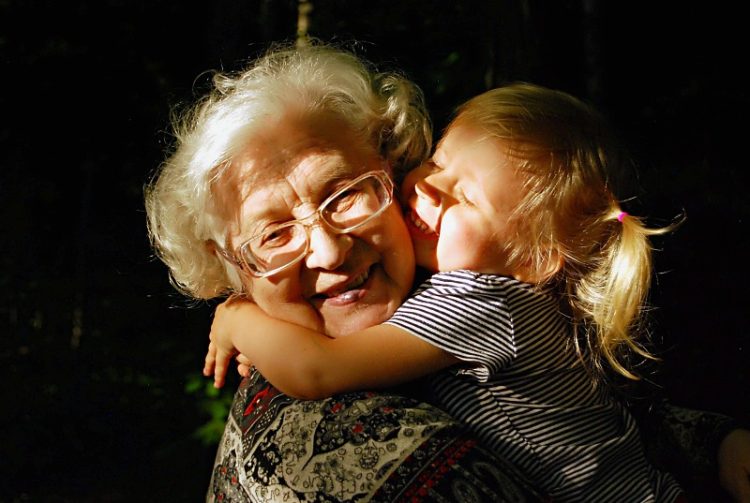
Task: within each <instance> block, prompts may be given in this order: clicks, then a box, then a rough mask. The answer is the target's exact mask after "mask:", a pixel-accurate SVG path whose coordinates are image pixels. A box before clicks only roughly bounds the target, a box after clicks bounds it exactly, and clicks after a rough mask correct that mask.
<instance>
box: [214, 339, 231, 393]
mask: <svg viewBox="0 0 750 503" xmlns="http://www.w3.org/2000/svg"><path fill="white" fill-rule="evenodd" d="M233 355H234V353H233V352H230V351H224V350H221V349H219V350H217V352H216V363H215V366H214V387H215V388H221V387H222V386H224V378H225V377H226V375H227V369H228V367H229V362H230V361H231V359H232V356H233Z"/></svg>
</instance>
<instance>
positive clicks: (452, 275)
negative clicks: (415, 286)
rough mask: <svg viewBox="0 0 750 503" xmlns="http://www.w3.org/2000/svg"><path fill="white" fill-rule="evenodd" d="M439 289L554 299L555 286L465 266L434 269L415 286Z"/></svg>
mask: <svg viewBox="0 0 750 503" xmlns="http://www.w3.org/2000/svg"><path fill="white" fill-rule="evenodd" d="M427 289H431V290H438V291H440V292H443V293H457V294H478V295H491V296H502V297H506V298H527V299H529V300H531V299H534V298H536V299H539V300H541V299H546V300H547V301H553V302H557V299H558V295H557V290H556V289H555V288H554V287H553V286H550V285H535V284H531V283H525V282H523V281H519V280H517V279H515V278H512V277H510V276H502V275H499V274H489V273H482V272H477V271H470V270H466V269H459V270H455V271H445V272H437V273H435V274H433V275H432V276H431V277H429V278H428V279H427V280H426V281H425V282H424V283H423V284H422V285H421V286H420V288H419V291H424V290H427Z"/></svg>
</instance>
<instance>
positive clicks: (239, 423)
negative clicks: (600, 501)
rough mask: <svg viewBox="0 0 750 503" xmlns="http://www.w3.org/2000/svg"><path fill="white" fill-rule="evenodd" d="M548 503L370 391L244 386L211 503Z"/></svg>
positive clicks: (456, 430)
mask: <svg viewBox="0 0 750 503" xmlns="http://www.w3.org/2000/svg"><path fill="white" fill-rule="evenodd" d="M543 500H544V499H543V498H542V497H541V496H540V495H539V494H538V493H537V492H536V491H534V490H533V489H531V487H530V486H529V485H528V484H526V483H525V482H524V481H523V479H522V478H521V477H520V475H519V474H518V472H517V471H516V470H515V469H514V468H512V467H511V466H509V465H507V464H506V463H504V462H502V461H501V460H499V459H497V458H495V457H493V456H492V455H491V454H490V453H489V452H488V451H486V450H484V449H482V448H480V447H479V446H478V445H477V443H476V441H475V440H474V439H473V438H472V437H470V436H469V435H467V434H466V431H465V430H464V429H463V428H462V427H461V426H460V425H459V424H458V423H457V422H456V421H455V420H453V419H452V418H450V417H449V416H448V415H446V414H445V413H444V412H442V411H440V410H438V409H436V408H435V407H433V406H431V405H428V404H426V403H422V402H418V401H416V400H412V399H409V398H405V397H400V396H395V395H389V394H376V393H369V392H357V393H347V394H344V395H338V396H336V397H333V398H329V399H325V400H315V401H303V400H295V399H292V398H290V397H287V396H286V395H284V394H282V393H281V392H279V391H278V390H276V389H275V388H273V387H272V386H271V385H270V384H269V383H268V382H267V381H266V380H265V379H264V378H263V377H262V376H261V375H260V374H259V373H258V372H254V373H253V374H252V375H251V376H250V377H248V378H247V379H245V380H243V382H242V384H241V385H240V388H239V390H238V391H237V395H236V396H235V400H234V403H233V407H232V411H231V413H230V417H229V419H228V421H227V425H226V429H225V432H224V436H223V438H222V440H221V443H220V446H219V451H218V453H217V457H216V462H215V465H214V472H213V475H212V478H211V483H210V486H209V491H208V495H207V501H209V502H245V501H257V502H261V501H262V502H268V501H283V502H345V501H346V502H348V501H362V502H364V501H374V502H421V501H424V502H428V501H446V502H454V501H465V502H484V501H493V502H506V501H507V502H510V501H513V502H523V501H543Z"/></svg>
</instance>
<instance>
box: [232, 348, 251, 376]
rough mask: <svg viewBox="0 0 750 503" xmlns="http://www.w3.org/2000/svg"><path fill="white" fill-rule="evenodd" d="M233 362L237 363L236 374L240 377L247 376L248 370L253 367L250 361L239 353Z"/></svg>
mask: <svg viewBox="0 0 750 503" xmlns="http://www.w3.org/2000/svg"><path fill="white" fill-rule="evenodd" d="M235 360H236V361H237V373H238V374H239V375H241V376H242V377H247V376H249V375H250V368H251V367H252V366H253V362H251V361H250V358H248V357H247V356H245V355H243V354H242V353H240V354H238V355H237V357H236V358H235Z"/></svg>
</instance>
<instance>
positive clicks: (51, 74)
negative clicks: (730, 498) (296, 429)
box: [0, 0, 750, 502]
mask: <svg viewBox="0 0 750 503" xmlns="http://www.w3.org/2000/svg"><path fill="white" fill-rule="evenodd" d="M304 6H306V7H311V8H312V10H311V11H310V12H309V14H308V18H309V25H308V28H307V29H308V33H309V34H310V35H312V36H314V37H317V38H320V39H322V40H324V41H333V42H336V43H346V44H349V47H354V48H355V50H356V51H357V52H358V53H359V54H360V55H362V56H364V57H366V58H367V59H369V60H371V61H373V62H374V63H376V64H377V65H378V66H379V67H381V68H383V69H401V70H403V71H404V72H405V73H406V74H407V75H408V76H410V77H411V78H412V79H413V80H415V81H416V82H417V83H418V84H419V85H420V86H421V87H422V88H423V90H424V92H425V95H426V98H427V102H428V105H429V107H430V109H431V110H432V112H433V114H434V115H433V120H434V124H435V130H436V135H437V134H439V132H440V129H441V128H442V127H443V126H444V125H445V124H446V121H447V119H448V118H449V116H450V113H451V111H452V109H453V107H455V106H456V105H457V104H459V103H460V102H462V101H464V100H465V99H467V98H469V97H471V96H473V95H475V94H477V93H479V92H481V91H483V90H485V89H487V88H488V87H492V86H495V85H498V84H500V83H502V82H505V81H512V80H526V81H532V82H536V83H539V84H543V85H547V86H550V87H555V88H559V89H563V90H565V91H568V92H571V93H573V94H575V95H577V96H579V97H581V98H584V99H585V100H587V101H589V102H591V103H593V104H594V105H595V106H596V107H598V108H599V109H600V110H601V111H602V112H604V114H605V115H606V116H607V117H608V118H609V119H610V121H611V123H612V124H613V126H614V127H615V128H616V130H617V131H618V132H619V133H620V135H621V137H622V138H623V139H624V141H625V144H626V145H628V146H629V148H630V151H631V153H632V155H633V157H634V158H635V159H636V161H637V171H636V172H634V174H632V176H631V177H630V182H629V184H628V185H627V187H628V188H627V190H628V193H626V194H623V197H628V198H632V199H630V200H629V201H628V202H627V203H626V205H625V207H626V209H627V211H629V212H630V213H632V214H635V215H640V216H647V217H649V220H648V221H649V223H651V224H652V225H663V224H666V223H668V222H670V221H671V220H672V218H673V217H675V216H676V215H678V214H680V213H682V212H684V213H685V214H686V216H687V220H686V222H685V224H684V225H682V227H681V228H679V229H678V230H677V231H676V232H675V233H674V234H671V235H669V236H666V237H662V238H659V239H658V240H657V241H656V247H657V249H658V251H657V252H656V268H657V272H658V274H657V279H656V281H655V284H654V288H653V293H652V297H651V302H652V303H653V304H654V305H655V306H656V308H655V309H654V310H653V311H652V313H651V317H652V329H653V332H654V336H655V339H656V340H657V342H658V343H659V344H660V348H661V349H662V354H663V356H664V363H663V364H661V366H660V367H661V373H660V375H659V376H658V378H657V381H658V383H659V384H661V385H662V386H663V389H664V390H665V393H666V394H667V395H668V396H669V397H670V398H671V400H672V401H673V402H674V403H677V404H680V405H685V406H689V407H693V408H699V409H708V410H714V411H717V412H722V413H725V414H730V415H734V416H737V417H740V418H744V419H749V415H750V399H749V398H750V393H749V391H748V390H750V335H748V332H750V330H749V329H748V327H747V325H748V322H749V321H750V316H748V310H747V309H746V307H745V306H746V302H747V300H746V299H747V295H746V292H745V290H746V288H747V285H748V279H750V275H749V274H748V261H749V259H750V237H749V233H748V230H749V229H748V222H750V220H749V219H750V206H749V203H748V198H747V197H746V195H745V194H746V190H747V187H748V182H749V181H750V177H749V176H748V142H749V139H748V132H750V128H749V127H748V117H750V116H749V115H748V114H749V113H750V97H749V96H748V92H747V85H748V84H747V79H746V77H744V76H743V75H744V74H745V68H744V67H746V65H747V57H748V56H747V53H748V43H747V31H748V29H747V27H746V26H745V24H744V20H745V19H746V17H745V16H743V15H741V14H740V13H739V12H738V11H735V9H739V7H728V6H723V4H722V3H706V2H702V3H698V4H694V5H693V6H688V5H687V4H686V3H683V2H673V1H667V2H651V1H643V0H635V1H628V2H621V1H611V2H610V1H603V0H577V1H573V0H564V1H552V0H550V1H542V0H495V1H458V0H455V1H427V0H401V1H372V0H370V1H364V0H349V1H344V0H312V1H311V2H309V3H307V2H305V3H304ZM299 7H300V5H299V3H298V2H297V1H296V0H244V1H230V0H221V1H215V2H187V1H177V0H152V1H125V0H97V1H93V0H68V1H64V2H54V1H51V0H0V64H1V65H2V66H1V67H0V68H1V69H2V78H0V110H1V111H2V120H0V212H1V213H0V226H1V227H0V231H1V232H0V266H1V269H0V379H1V381H0V382H2V391H1V392H0V393H2V394H1V395H0V399H1V401H0V410H1V411H2V413H0V501H2V502H6V501H7V502H16V501H18V502H25V501H44V502H46V501H54V502H73V501H75V502H99V501H102V502H125V501H201V500H202V498H203V496H204V494H205V490H206V488H207V484H208V480H209V476H210V471H211V466H212V462H213V456H214V452H215V445H216V441H217V439H218V436H219V435H220V433H221V429H222V427H223V423H224V419H225V416H226V412H227V408H226V407H227V403H228V402H229V400H230V399H231V393H232V388H234V387H235V386H236V384H237V382H238V379H237V378H236V376H234V375H233V376H232V379H230V382H229V384H228V386H227V388H225V390H224V391H223V392H221V393H218V394H217V393H214V392H213V391H212V388H211V386H210V382H208V380H206V379H204V378H202V377H201V376H200V373H199V372H200V369H201V366H202V361H203V356H204V351H205V348H206V344H207V338H208V329H209V326H210V320H211V313H212V310H213V306H214V305H215V303H212V302H198V303H196V302H193V301H190V300H188V299H185V298H183V297H181V296H180V295H179V294H178V293H177V292H176V291H175V290H174V289H173V288H172V287H171V286H170V284H169V281H168V278H167V271H166V268H165V267H164V266H163V264H161V263H160V262H158V261H157V260H155V259H154V258H153V255H152V253H151V251H150V249H149V243H148V238H147V235H146V226H145V213H144V209H143V203H142V199H143V186H144V184H145V183H146V181H147V180H148V179H149V177H150V176H151V174H152V173H153V171H154V170H155V168H156V167H157V166H158V164H159V163H160V162H161V160H162V159H163V158H164V152H165V151H166V149H168V148H169V145H170V142H171V138H170V134H169V117H170V112H171V110H173V109H175V108H179V107H180V106H182V105H184V104H185V103H188V102H190V101H192V100H194V99H195V98H196V97H197V96H199V95H200V94H201V93H202V92H203V91H205V90H206V89H207V87H208V84H209V81H210V75H209V74H208V73H207V71H210V70H216V69H223V70H236V69H238V68H241V67H242V66H243V64H244V63H245V62H247V61H249V60H250V59H252V58H253V57H255V56H257V55H258V54H260V53H261V52H263V51H264V50H265V49H266V48H267V47H268V44H269V43H271V42H274V41H285V40H286V41H288V40H294V38H295V35H296V31H297V27H298V11H299ZM352 42H356V44H354V45H352Z"/></svg>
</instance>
